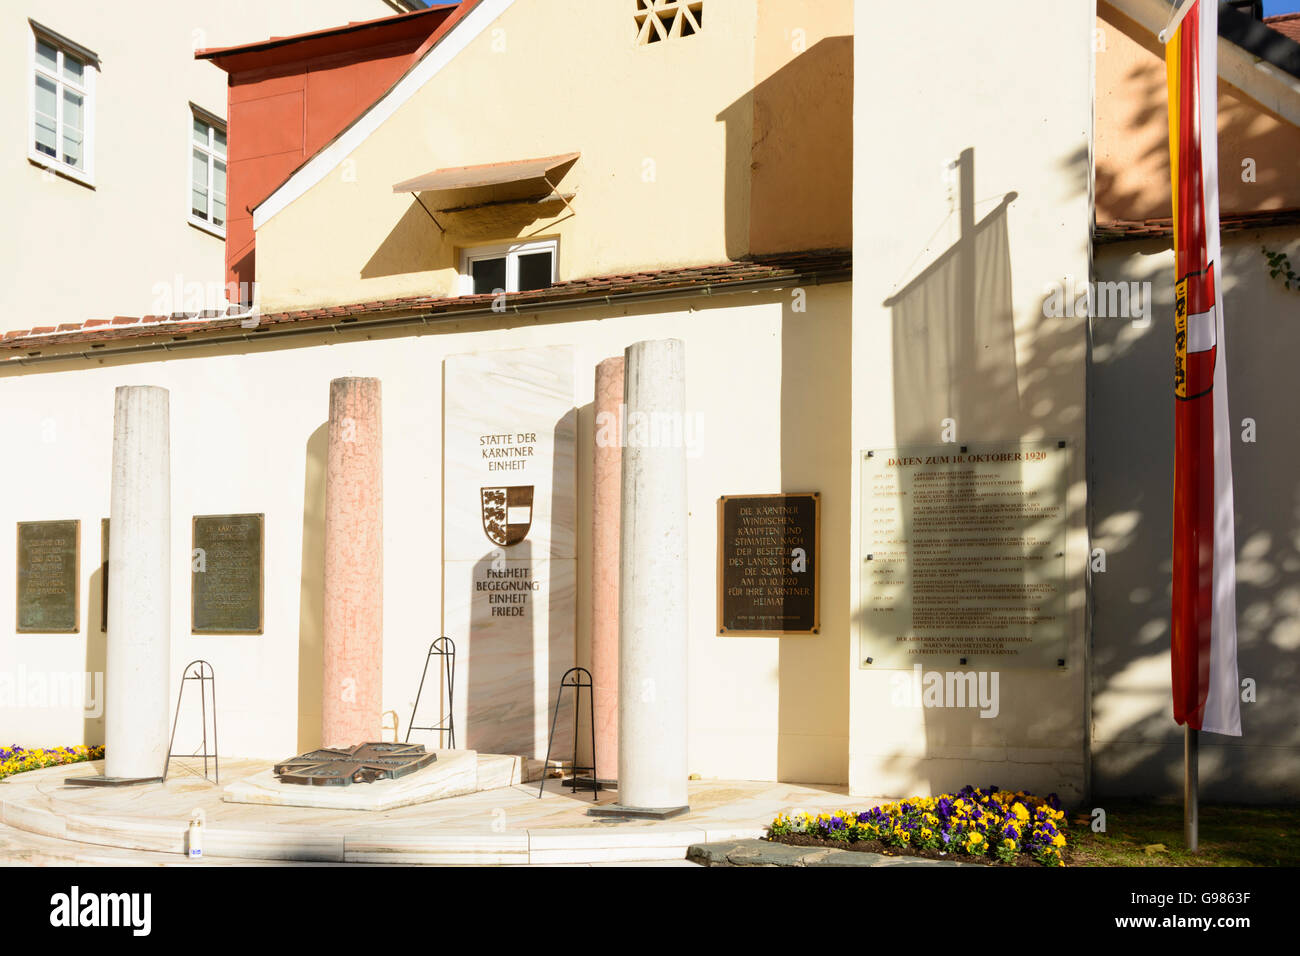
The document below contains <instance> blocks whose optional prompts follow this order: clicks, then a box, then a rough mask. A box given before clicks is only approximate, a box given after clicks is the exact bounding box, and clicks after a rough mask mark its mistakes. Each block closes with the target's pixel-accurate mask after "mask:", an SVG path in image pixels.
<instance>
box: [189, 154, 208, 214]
mask: <svg viewBox="0 0 1300 956" xmlns="http://www.w3.org/2000/svg"><path fill="white" fill-rule="evenodd" d="M190 166H191V171H190V209H191V210H192V211H193V213H194V215H196V216H202V217H203V218H204V219H207V218H208V157H207V155H206V154H205V153H203V152H202V151H201V150H198V149H196V150H194V152H193V159H192V161H191V163H190Z"/></svg>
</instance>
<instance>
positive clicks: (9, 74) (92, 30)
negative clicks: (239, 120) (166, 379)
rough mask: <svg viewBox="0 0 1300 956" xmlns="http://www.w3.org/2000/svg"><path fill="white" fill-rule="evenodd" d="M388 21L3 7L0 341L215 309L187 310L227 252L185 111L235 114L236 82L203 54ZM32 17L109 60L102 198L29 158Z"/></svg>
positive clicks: (377, 12)
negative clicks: (196, 168)
mask: <svg viewBox="0 0 1300 956" xmlns="http://www.w3.org/2000/svg"><path fill="white" fill-rule="evenodd" d="M392 13H393V9H392V8H391V7H389V6H388V5H387V4H386V3H384V2H382V0H275V2H273V3H268V2H266V0H222V2H221V3H219V4H213V3H203V2H200V0H182V2H167V3H156V2H149V3H142V2H133V3H105V2H101V0H71V2H69V0H21V2H10V3H6V4H5V6H4V19H3V22H0V64H3V69H2V70H0V75H2V76H3V82H2V83H0V129H3V130H4V131H5V144H6V146H5V149H4V151H3V153H0V208H2V209H4V211H5V222H6V228H5V229H4V230H0V261H3V262H5V263H6V264H7V268H8V269H9V270H10V271H9V272H8V274H7V275H6V281H5V282H3V283H0V331H8V330H12V329H28V328H32V327H33V326H57V325H59V324H60V323H65V322H83V321H85V320H86V319H101V318H112V317H113V316H115V315H144V314H146V313H152V312H156V311H159V310H161V309H166V310H167V311H181V310H182V309H187V310H189V311H195V310H196V309H200V308H205V307H209V306H212V305H219V304H220V300H219V299H218V300H217V301H215V302H212V303H202V302H197V303H186V302H183V301H178V299H182V298H184V295H185V293H184V289H185V285H186V284H187V283H192V284H194V285H195V287H196V288H202V287H205V286H207V285H209V284H214V285H217V286H219V285H221V284H222V283H223V282H224V281H225V278H224V275H225V269H224V254H225V253H224V242H223V240H222V239H220V238H219V237H216V236H213V235H211V234H209V233H206V232H203V231H201V230H199V229H196V228H195V227H193V226H191V225H190V224H189V222H188V216H189V211H190V206H189V202H190V193H189V189H190V150H189V146H188V144H189V140H190V129H191V127H190V116H191V113H190V105H189V104H190V103H191V102H193V103H194V104H195V105H197V106H199V107H201V108H203V109H205V110H207V111H208V112H210V113H215V114H216V115H217V116H225V115H226V74H225V73H223V72H222V71H221V70H219V69H218V68H217V67H215V66H213V65H212V64H211V63H207V62H199V61H196V60H195V59H194V51H195V50H196V49H199V48H203V47H218V46H230V45H234V44H241V43H250V42H253V41H257V40H265V39H267V38H268V37H271V36H283V35H292V34H295V33H302V32H306V31H309V30H318V29H321V28H324V27H331V26H339V25H342V24H346V23H347V22H348V21H349V20H371V19H375V18H377V17H383V16H388V15H390V14H392ZM29 17H30V18H31V19H32V20H35V21H36V22H37V23H39V24H40V25H41V26H43V27H45V28H47V29H50V30H54V31H55V32H57V33H60V34H62V35H63V36H65V37H67V38H68V39H69V40H71V41H73V42H74V43H78V44H80V45H81V46H83V47H85V48H87V49H89V50H92V51H94V52H95V53H96V54H98V56H99V57H100V60H101V68H100V71H99V75H98V76H97V78H96V94H95V96H96V102H95V107H94V124H95V146H94V156H95V185H94V187H93V188H91V187H88V186H86V185H83V184H82V183H80V182H75V181H73V180H71V179H67V178H64V177H62V176H57V175H47V174H46V173H45V172H44V171H43V170H42V169H41V168H40V167H38V166H37V165H35V164H34V163H32V162H30V161H29V160H28V158H27V153H28V148H27V142H28V138H29V136H30V135H31V127H30V122H31V121H30V119H29V117H28V108H29V106H30V103H31V97H32V83H33V80H32V75H31V68H30V66H29V65H28V60H29V49H30V47H31V43H32V30H31V27H30V26H29V25H28V23H27V20H28V18H29ZM178 277H179V283H180V287H181V289H182V294H181V296H171V297H170V298H169V297H168V295H169V293H168V292H167V291H164V290H171V289H172V288H173V287H175V285H176V284H177V281H178ZM156 286H157V287H158V288H155V287H156Z"/></svg>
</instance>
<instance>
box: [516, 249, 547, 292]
mask: <svg viewBox="0 0 1300 956" xmlns="http://www.w3.org/2000/svg"><path fill="white" fill-rule="evenodd" d="M551 257H552V253H551V252H550V251H549V250H548V251H547V252H530V253H527V254H525V255H521V256H520V257H519V291H520V292H524V291H526V290H528V289H546V288H549V287H550V285H551Z"/></svg>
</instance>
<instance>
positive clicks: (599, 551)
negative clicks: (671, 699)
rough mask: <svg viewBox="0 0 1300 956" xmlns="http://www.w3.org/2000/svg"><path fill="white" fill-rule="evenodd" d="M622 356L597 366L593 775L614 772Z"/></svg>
mask: <svg viewBox="0 0 1300 956" xmlns="http://www.w3.org/2000/svg"><path fill="white" fill-rule="evenodd" d="M622 404H623V356H621V355H620V356H618V357H617V358H608V359H605V361H603V362H601V363H600V364H599V365H597V366H596V400H595V405H594V407H595V412H596V442H595V446H596V448H595V467H594V468H593V469H592V488H593V494H592V508H591V556H592V571H591V682H592V684H593V686H594V687H595V692H596V693H595V697H596V777H597V778H598V779H600V780H613V779H614V778H615V777H617V776H618V562H619V557H618V542H619V507H620V501H621V498H622V481H623V448H622V443H621V437H620V436H621V435H622V427H621V419H622V416H621V407H622Z"/></svg>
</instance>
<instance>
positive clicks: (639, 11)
mask: <svg viewBox="0 0 1300 956" xmlns="http://www.w3.org/2000/svg"><path fill="white" fill-rule="evenodd" d="M703 27H704V3H703V0H636V42H637V45H638V46H645V45H647V44H649V43H658V42H659V41H660V40H674V39H678V38H680V37H688V36H692V35H694V34H696V33H699V32H700V30H701V29H702V28H703Z"/></svg>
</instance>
